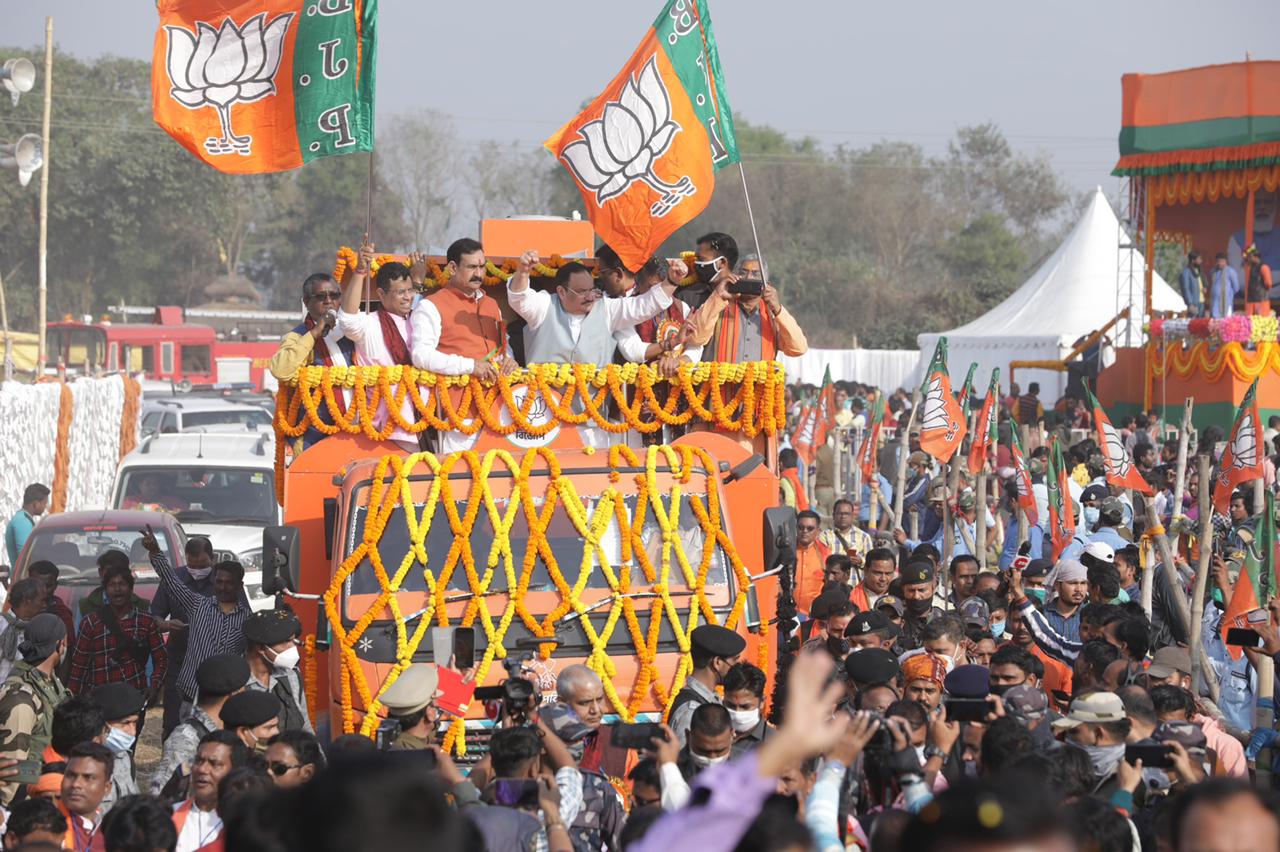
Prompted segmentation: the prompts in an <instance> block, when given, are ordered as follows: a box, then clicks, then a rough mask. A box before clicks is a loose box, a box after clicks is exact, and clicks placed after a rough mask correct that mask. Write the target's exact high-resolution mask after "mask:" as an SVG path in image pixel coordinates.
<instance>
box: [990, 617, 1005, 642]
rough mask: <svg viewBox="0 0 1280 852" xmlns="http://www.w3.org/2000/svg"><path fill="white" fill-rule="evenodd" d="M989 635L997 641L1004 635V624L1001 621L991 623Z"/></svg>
mask: <svg viewBox="0 0 1280 852" xmlns="http://www.w3.org/2000/svg"><path fill="white" fill-rule="evenodd" d="M991 635H992V636H994V637H996V638H997V639H999V638H1000V637H1001V636H1003V635H1004V622H1003V621H993V622H991Z"/></svg>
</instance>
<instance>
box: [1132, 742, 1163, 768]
mask: <svg viewBox="0 0 1280 852" xmlns="http://www.w3.org/2000/svg"><path fill="white" fill-rule="evenodd" d="M1124 760H1125V763H1129V764H1134V763H1137V762H1138V761H1139V760H1141V761H1142V768H1143V769H1168V768H1170V767H1171V766H1173V748H1171V747H1170V746H1167V745H1163V744H1161V743H1144V744H1130V745H1126V746H1125V747H1124Z"/></svg>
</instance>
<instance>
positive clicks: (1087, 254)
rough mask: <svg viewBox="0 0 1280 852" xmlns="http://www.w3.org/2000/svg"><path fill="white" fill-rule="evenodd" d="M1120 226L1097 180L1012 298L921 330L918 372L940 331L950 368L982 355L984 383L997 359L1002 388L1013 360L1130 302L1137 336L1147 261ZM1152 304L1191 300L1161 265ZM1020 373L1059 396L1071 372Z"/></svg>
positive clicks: (1098, 322)
mask: <svg viewBox="0 0 1280 852" xmlns="http://www.w3.org/2000/svg"><path fill="white" fill-rule="evenodd" d="M1122 234H1123V232H1122V231H1121V229H1120V221H1119V220H1118V219H1117V218H1116V215H1115V212H1114V211H1112V209H1111V204H1110V203H1109V202H1108V201H1107V199H1106V196H1104V195H1103V194H1102V190H1101V188H1099V189H1098V190H1097V191H1096V192H1095V193H1094V195H1093V197H1092V198H1091V199H1090V201H1089V204H1088V205H1087V206H1086V208H1085V211H1084V214H1083V215H1082V216H1081V217H1080V221H1079V222H1077V223H1076V226H1075V227H1074V228H1073V229H1072V230H1071V233H1070V234H1069V235H1068V236H1067V238H1066V239H1065V240H1063V242H1062V244H1061V245H1060V246H1058V248H1057V250H1056V251H1054V253H1053V254H1052V255H1050V256H1049V258H1048V260H1046V261H1045V262H1044V263H1043V264H1041V266H1040V268H1039V269H1037V270H1036V271H1035V272H1034V273H1032V275H1031V277H1030V278H1028V279H1027V281H1026V283H1024V284H1023V285H1022V286H1021V287H1019V288H1018V289H1017V290H1015V291H1014V292H1013V293H1011V294H1010V295H1009V297H1008V298H1007V299H1005V300H1004V301H1003V302H1001V303H1000V304H998V305H996V306H995V307H994V308H992V309H991V310H989V311H987V312H986V313H985V314H983V315H982V316H980V317H978V318H977V319H975V320H974V321H973V322H970V323H967V324H966V325H962V326H960V327H959V328H956V329H953V330H951V331H947V332H943V333H942V334H941V335H939V334H938V333H936V332H930V333H928V334H920V335H917V337H916V340H917V341H918V342H919V344H920V359H921V360H920V371H921V375H923V373H924V371H925V370H926V369H927V368H928V361H929V360H930V359H931V358H932V357H933V349H934V345H935V344H936V343H937V341H938V337H939V336H945V337H946V338H947V346H948V350H949V351H948V367H949V368H950V371H951V373H952V374H953V375H954V374H956V373H959V374H961V375H963V373H964V372H965V371H966V370H967V369H968V367H969V364H970V363H971V362H977V364H978V373H977V376H976V377H975V378H974V383H975V385H976V386H977V387H979V388H982V387H985V386H986V385H987V381H988V377H989V376H990V374H991V370H992V369H994V368H997V367H998V368H999V369H1000V382H1001V386H1002V387H1003V388H1005V389H1007V388H1008V387H1009V362H1010V361H1039V360H1058V359H1061V358H1063V357H1064V356H1066V355H1067V354H1068V353H1069V352H1070V351H1071V349H1072V348H1073V347H1074V346H1075V343H1076V341H1077V340H1079V339H1080V338H1081V337H1084V336H1085V335H1088V334H1089V333H1090V332H1093V331H1097V330H1098V329H1100V328H1102V327H1103V326H1104V325H1106V324H1107V323H1108V322H1109V321H1110V320H1111V319H1112V317H1114V316H1115V315H1116V314H1118V313H1119V312H1120V311H1121V310H1122V309H1123V308H1124V307H1125V306H1126V305H1128V306H1129V317H1130V321H1131V323H1132V328H1133V329H1134V330H1135V332H1134V337H1135V338H1136V337H1139V335H1137V333H1136V329H1138V328H1140V327H1141V324H1142V322H1143V320H1144V317H1143V304H1142V302H1143V294H1142V278H1143V275H1144V272H1145V263H1144V261H1143V257H1142V253H1141V252H1139V251H1138V250H1137V249H1134V248H1125V249H1121V248H1120V241H1121V238H1122ZM1152 307H1153V309H1154V310H1157V311H1182V310H1185V307H1186V306H1185V305H1184V304H1183V302H1182V297H1181V296H1179V295H1178V294H1177V293H1175V292H1174V291H1173V288H1171V287H1170V286H1169V285H1168V284H1166V283H1165V281H1164V279H1163V278H1161V277H1160V275H1159V274H1158V273H1156V274H1154V275H1153V276H1152ZM1121 327H1123V321H1122V326H1121ZM1118 330H1119V329H1113V330H1112V332H1111V333H1110V335H1109V336H1110V337H1111V338H1112V339H1116V337H1117V331H1118ZM1135 342H1141V341H1140V340H1136V341H1135ZM1017 379H1018V384H1019V385H1021V387H1022V388H1023V390H1025V389H1026V387H1027V384H1028V383H1029V382H1039V383H1040V390H1041V398H1042V399H1045V400H1054V399H1056V398H1057V397H1058V396H1061V394H1062V391H1063V389H1064V388H1065V387H1066V382H1067V374H1066V373H1065V372H1056V371H1052V370H1019V371H1018V375H1017Z"/></svg>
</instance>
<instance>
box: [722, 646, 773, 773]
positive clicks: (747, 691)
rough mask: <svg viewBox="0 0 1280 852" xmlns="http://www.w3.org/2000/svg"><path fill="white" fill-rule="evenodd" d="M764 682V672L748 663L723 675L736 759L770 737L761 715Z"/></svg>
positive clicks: (771, 732) (771, 729)
mask: <svg viewBox="0 0 1280 852" xmlns="http://www.w3.org/2000/svg"><path fill="white" fill-rule="evenodd" d="M765 683H766V678H765V674H764V672H763V671H761V670H760V669H758V668H756V667H755V666H753V665H751V664H750V663H738V664H737V665H736V666H734V667H733V668H731V669H729V673H728V674H726V675H725V676H724V709H726V710H728V711H729V723H730V724H731V725H732V726H733V753H734V755H735V756H736V755H739V754H742V753H743V752H747V751H750V750H751V749H753V748H755V747H756V746H758V745H760V743H762V742H764V741H765V739H766V738H768V737H769V736H770V735H772V734H773V728H772V727H770V726H769V723H768V722H766V721H765V720H764V717H763V716H762V715H761V712H760V711H761V709H762V708H763V707H764V689H765Z"/></svg>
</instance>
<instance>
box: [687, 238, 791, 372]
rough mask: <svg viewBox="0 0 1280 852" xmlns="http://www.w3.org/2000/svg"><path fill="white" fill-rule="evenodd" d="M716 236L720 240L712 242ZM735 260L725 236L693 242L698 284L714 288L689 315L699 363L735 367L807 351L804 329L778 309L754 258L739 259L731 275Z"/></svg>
mask: <svg viewBox="0 0 1280 852" xmlns="http://www.w3.org/2000/svg"><path fill="white" fill-rule="evenodd" d="M717 237H723V238H724V239H722V240H717V239H713V238H717ZM726 241H727V242H726ZM717 245H720V246H721V248H720V250H719V252H718V253H717V250H716V246H717ZM737 258H738V251H737V245H736V244H735V243H733V240H732V238H730V237H728V236H727V235H724V234H710V235H708V236H706V237H703V238H702V239H701V240H699V241H698V250H697V260H696V261H695V262H694V268H695V271H696V272H697V274H698V280H699V281H700V282H702V283H705V284H708V285H714V289H713V290H712V291H711V294H710V295H708V296H707V297H706V300H705V301H703V302H702V304H701V306H700V307H699V308H698V310H697V311H695V312H694V313H693V315H692V316H691V317H690V323H691V325H692V329H691V333H690V340H691V342H692V343H693V344H694V345H698V346H703V347H704V349H703V360H707V361H725V362H733V363H739V364H741V363H745V362H748V361H773V360H775V359H776V358H777V357H778V355H780V354H781V355H791V356H793V357H794V356H798V355H803V354H804V353H805V352H807V351H809V342H808V341H807V340H806V339H805V336H804V331H803V330H802V329H801V328H800V324H799V323H797V322H796V319H795V317H793V316H792V315H791V314H790V313H789V312H788V311H787V309H786V308H784V307H783V306H782V302H781V301H780V300H779V298H778V291H777V289H776V288H774V286H773V284H771V283H770V282H769V275H768V270H767V269H765V268H764V265H763V263H762V262H761V261H760V258H758V257H756V256H754V255H752V256H749V257H747V258H744V259H743V261H742V264H741V266H739V267H738V271H737V272H736V273H734V272H731V271H730V267H731V265H732V263H734V262H736V261H737ZM694 286H697V285H694Z"/></svg>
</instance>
